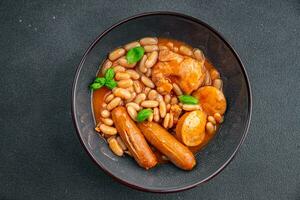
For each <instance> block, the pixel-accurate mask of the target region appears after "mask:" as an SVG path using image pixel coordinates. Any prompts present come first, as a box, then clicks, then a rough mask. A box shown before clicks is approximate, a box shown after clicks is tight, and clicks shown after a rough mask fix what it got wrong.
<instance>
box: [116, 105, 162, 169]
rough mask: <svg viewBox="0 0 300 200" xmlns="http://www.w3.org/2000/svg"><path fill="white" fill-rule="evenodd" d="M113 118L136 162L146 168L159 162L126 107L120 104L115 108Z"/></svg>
mask: <svg viewBox="0 0 300 200" xmlns="http://www.w3.org/2000/svg"><path fill="white" fill-rule="evenodd" d="M112 119H113V121H114V124H115V126H116V128H117V130H118V133H119V135H120V136H121V138H122V140H123V141H124V143H125V145H126V146H127V148H128V150H129V152H130V153H131V154H132V156H133V157H134V159H135V160H136V162H137V163H138V164H139V165H140V166H141V167H143V168H145V169H149V168H152V167H154V166H155V165H156V164H157V158H156V156H155V154H154V153H153V152H152V150H151V149H150V147H149V145H148V143H147V142H146V140H145V137H144V136H143V134H142V133H141V131H140V129H138V127H137V126H136V124H135V123H134V121H133V120H132V119H131V118H130V116H129V115H128V113H127V111H126V108H125V107H123V106H119V107H117V108H115V109H113V111H112Z"/></svg>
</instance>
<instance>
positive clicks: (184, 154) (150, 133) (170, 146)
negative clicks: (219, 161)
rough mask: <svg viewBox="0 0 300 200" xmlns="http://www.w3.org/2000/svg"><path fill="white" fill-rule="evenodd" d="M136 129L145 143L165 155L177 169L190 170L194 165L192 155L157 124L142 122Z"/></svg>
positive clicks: (194, 161) (194, 160)
mask: <svg viewBox="0 0 300 200" xmlns="http://www.w3.org/2000/svg"><path fill="white" fill-rule="evenodd" d="M138 127H139V128H140V129H141V131H142V133H143V134H144V136H145V137H146V139H147V141H148V142H149V143H150V144H152V145H153V146H154V147H155V148H156V149H158V150H159V151H160V152H161V153H163V154H164V155H166V156H167V157H168V158H169V159H170V161H171V162H172V163H174V164H175V165H176V166H177V167H179V168H181V169H184V170H191V169H192V168H193V167H194V166H195V165H196V159H195V157H194V155H193V153H192V152H191V151H190V150H189V149H188V148H187V147H186V146H184V145H183V144H181V143H180V142H179V141H178V140H176V139H175V137H174V136H173V135H171V134H170V133H169V132H168V131H167V130H166V129H164V128H163V127H161V126H160V125H159V124H158V123H156V122H143V123H140V124H138Z"/></svg>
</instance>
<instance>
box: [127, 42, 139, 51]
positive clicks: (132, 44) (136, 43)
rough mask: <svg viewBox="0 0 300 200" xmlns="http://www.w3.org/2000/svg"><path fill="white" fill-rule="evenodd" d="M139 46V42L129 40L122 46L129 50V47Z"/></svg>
mask: <svg viewBox="0 0 300 200" xmlns="http://www.w3.org/2000/svg"><path fill="white" fill-rule="evenodd" d="M139 46H141V45H140V43H139V42H136V41H135V42H130V43H128V44H126V45H124V48H125V49H126V51H129V50H130V49H132V48H134V47H139Z"/></svg>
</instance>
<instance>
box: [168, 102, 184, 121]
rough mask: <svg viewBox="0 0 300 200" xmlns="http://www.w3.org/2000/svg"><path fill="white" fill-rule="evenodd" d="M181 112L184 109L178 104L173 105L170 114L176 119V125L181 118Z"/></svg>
mask: <svg viewBox="0 0 300 200" xmlns="http://www.w3.org/2000/svg"><path fill="white" fill-rule="evenodd" d="M181 111H182V109H181V108H180V106H179V105H178V104H174V105H171V108H170V113H172V115H173V117H174V119H173V120H174V124H176V123H177V121H178V119H179V116H180V114H181Z"/></svg>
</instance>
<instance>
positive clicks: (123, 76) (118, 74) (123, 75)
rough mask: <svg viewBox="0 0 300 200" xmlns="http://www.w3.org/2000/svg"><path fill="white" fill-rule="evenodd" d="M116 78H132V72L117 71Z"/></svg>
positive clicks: (118, 79)
mask: <svg viewBox="0 0 300 200" xmlns="http://www.w3.org/2000/svg"><path fill="white" fill-rule="evenodd" d="M115 79H116V80H117V81H120V80H126V79H130V74H128V73H127V72H117V73H116V76H115Z"/></svg>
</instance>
